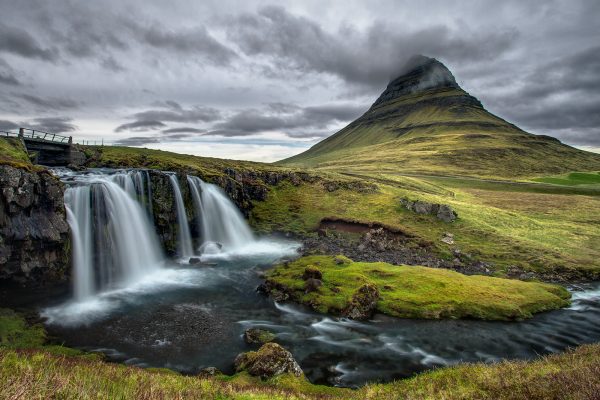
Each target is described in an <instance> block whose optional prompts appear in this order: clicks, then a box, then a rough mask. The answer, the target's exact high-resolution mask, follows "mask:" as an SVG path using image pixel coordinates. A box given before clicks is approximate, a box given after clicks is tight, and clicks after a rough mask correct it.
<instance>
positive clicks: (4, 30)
mask: <svg viewBox="0 0 600 400" xmlns="http://www.w3.org/2000/svg"><path fill="white" fill-rule="evenodd" d="M2 51H3V52H7V53H12V54H16V55H19V56H21V57H26V58H37V59H40V60H45V61H56V59H57V58H58V52H57V50H56V49H49V48H46V47H44V46H42V45H41V44H40V43H39V42H38V41H37V39H36V38H34V37H33V36H32V35H31V34H30V33H29V32H27V31H26V30H24V29H23V28H21V27H19V26H9V25H6V24H4V23H3V22H0V52H2Z"/></svg>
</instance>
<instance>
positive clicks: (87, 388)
mask: <svg viewBox="0 0 600 400" xmlns="http://www.w3.org/2000/svg"><path fill="white" fill-rule="evenodd" d="M0 382H2V384H1V386H2V388H1V390H0V398H1V399H47V398H61V399H81V398H86V399H91V398H94V399H96V398H98V399H99V398H102V399H327V398H329V399H332V398H339V399H360V400H363V399H464V400H468V399H530V400H532V399H540V400H541V399H544V400H546V399H582V400H583V399H594V398H596V397H595V396H597V394H598V393H599V392H600V346H599V345H588V346H581V347H580V348H578V349H576V350H575V351H568V352H566V353H564V354H560V355H553V356H549V357H543V358H541V359H539V360H536V361H532V362H524V361H504V362H501V363H498V364H492V365H486V364H464V365H458V366H455V367H448V368H440V369H438V370H435V371H432V372H427V373H423V374H420V375H418V376H416V377H414V378H411V379H406V380H400V381H396V382H392V383H388V384H375V385H367V386H365V387H363V388H362V389H359V390H357V391H350V390H344V389H336V388H330V387H323V386H316V385H311V384H310V383H308V382H306V381H305V380H304V379H303V378H293V377H291V376H279V377H276V378H274V379H271V380H269V381H258V380H256V379H255V378H251V377H248V376H238V377H235V378H227V379H223V378H212V379H211V378H199V377H193V376H180V375H178V374H177V373H173V372H170V371H164V370H159V371H153V370H144V369H140V368H136V367H129V366H125V365H119V364H112V363H106V362H103V361H101V360H97V359H96V360H94V359H85V358H82V357H74V356H64V355H55V354H51V353H48V352H45V351H43V350H19V351H17V350H6V349H0Z"/></svg>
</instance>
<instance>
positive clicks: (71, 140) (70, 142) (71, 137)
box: [69, 136, 73, 144]
mask: <svg viewBox="0 0 600 400" xmlns="http://www.w3.org/2000/svg"><path fill="white" fill-rule="evenodd" d="M72 143H73V136H69V144H72Z"/></svg>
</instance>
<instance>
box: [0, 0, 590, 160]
mask: <svg viewBox="0 0 600 400" xmlns="http://www.w3.org/2000/svg"><path fill="white" fill-rule="evenodd" d="M0 15H1V16H2V18H0V130H9V129H14V128H16V127H18V126H28V127H36V128H39V129H42V130H47V131H50V132H57V133H58V132H62V133H67V134H69V135H73V136H74V137H75V139H76V140H81V139H87V140H92V141H93V140H100V139H104V140H105V141H106V142H107V143H108V142H111V143H121V144H127V145H133V146H144V147H150V148H160V149H164V150H172V151H177V152H182V153H188V154H197V155H205V156H213V157H225V158H235V159H250V160H257V161H274V160H277V159H281V158H285V157H288V156H291V155H293V154H296V153H299V152H301V151H303V150H305V149H306V148H308V147H309V146H311V145H313V144H314V143H316V142H318V141H319V140H322V139H323V138H324V137H327V136H328V135H331V134H332V133H335V132H336V131H337V130H339V129H340V128H342V127H343V126H345V125H346V124H347V123H348V122H349V121H351V120H353V119H355V118H356V117H358V116H359V115H360V114H362V113H363V112H364V111H366V110H367V109H368V107H369V106H370V105H371V103H372V102H373V101H374V100H375V99H376V98H377V96H378V95H379V94H380V93H381V92H382V91H383V89H384V88H385V86H386V84H387V82H388V81H389V80H390V78H392V77H394V76H395V75H396V74H397V72H398V71H399V70H400V69H401V67H402V65H403V63H404V61H405V60H407V59H408V58H410V57H411V56H412V55H413V54H424V55H427V56H430V57H435V58H437V59H439V60H440V61H442V62H443V63H445V64H446V65H447V66H448V68H450V70H451V71H452V72H453V73H454V75H455V77H456V79H457V82H458V83H459V84H460V85H461V86H462V87H463V88H464V89H465V90H467V91H468V92H470V93H471V94H472V95H473V96H475V97H477V98H479V99H480V100H481V101H482V102H483V104H484V106H485V107H486V108H487V109H488V110H489V111H491V112H493V113H495V114H497V115H499V116H501V117H503V118H506V119H508V120H510V121H511V122H514V123H516V124H517V125H519V126H520V127H521V128H523V129H525V130H527V131H529V132H532V133H538V134H547V135H553V136H556V137H558V138H559V139H561V140H562V141H564V142H566V143H568V144H571V145H574V146H578V147H581V148H586V149H596V150H598V149H600V2H599V1H597V0H590V1H544V2H539V1H536V2H533V1H532V2H529V1H497V0H493V1H464V2H460V1H453V2H449V1H422V0H420V1H410V2H409V1H405V2H403V1H352V0H344V1H339V2H334V1H327V2H324V1H320V0H316V1H303V2H299V1H294V2H289V3H285V2H281V1H278V2H271V3H269V2H252V1H232V0H218V1H194V0H185V1H184V0H181V1H177V0H170V1H150V0H140V1H125V0H115V1H112V0H111V1H100V0H99V1H83V0H81V1H66V0H53V1H47V0H39V1H33V0H18V1H16V0H0Z"/></svg>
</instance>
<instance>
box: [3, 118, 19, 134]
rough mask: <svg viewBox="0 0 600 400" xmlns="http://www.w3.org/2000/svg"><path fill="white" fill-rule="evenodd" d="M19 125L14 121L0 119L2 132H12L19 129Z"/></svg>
mask: <svg viewBox="0 0 600 400" xmlns="http://www.w3.org/2000/svg"><path fill="white" fill-rule="evenodd" d="M18 127H19V125H17V124H15V123H14V122H12V121H6V120H1V119H0V131H10V130H12V129H17V128H18Z"/></svg>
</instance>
